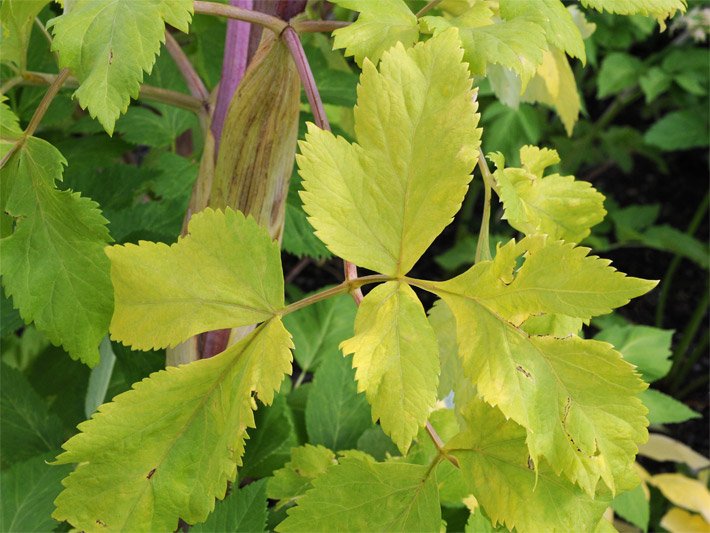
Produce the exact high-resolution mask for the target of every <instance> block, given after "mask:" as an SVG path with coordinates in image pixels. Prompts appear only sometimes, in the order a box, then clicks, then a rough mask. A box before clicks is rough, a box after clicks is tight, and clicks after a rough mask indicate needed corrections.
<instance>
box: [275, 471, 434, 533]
mask: <svg viewBox="0 0 710 533" xmlns="http://www.w3.org/2000/svg"><path fill="white" fill-rule="evenodd" d="M312 484H313V488H312V489H311V490H309V491H308V492H307V493H306V494H305V495H304V496H303V497H302V498H300V499H299V500H298V504H297V505H296V507H294V508H292V509H289V511H288V518H287V519H286V520H285V521H284V522H282V523H281V525H279V526H277V531H279V532H283V533H286V532H289V531H324V532H325V531H337V530H343V529H346V530H348V531H382V532H385V531H387V532H397V531H402V532H404V531H421V532H432V531H433V532H438V531H439V528H440V526H441V508H440V507H439V495H438V491H437V487H436V475H435V474H434V473H432V472H430V471H429V470H428V468H427V467H426V466H421V465H413V464H406V463H376V462H375V461H373V460H372V459H367V458H362V457H349V458H344V459H342V460H341V461H340V464H338V465H334V466H331V467H330V468H328V469H327V470H326V472H325V473H324V474H323V475H321V476H319V477H317V478H316V479H315V480H314V481H313V482H312Z"/></svg>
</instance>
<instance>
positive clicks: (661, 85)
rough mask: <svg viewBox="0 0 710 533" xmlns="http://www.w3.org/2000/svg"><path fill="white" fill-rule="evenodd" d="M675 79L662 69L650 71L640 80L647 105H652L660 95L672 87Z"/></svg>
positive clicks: (655, 68)
mask: <svg viewBox="0 0 710 533" xmlns="http://www.w3.org/2000/svg"><path fill="white" fill-rule="evenodd" d="M672 81H673V78H672V77H671V76H669V75H668V73H667V72H666V71H664V70H663V69H661V68H660V67H652V68H650V69H648V70H647V71H646V72H645V73H644V75H643V76H641V77H640V78H639V86H640V87H641V90H642V91H643V94H644V96H645V97H646V104H650V103H651V102H653V101H654V100H655V99H656V98H658V96H659V95H661V94H663V93H664V92H665V91H666V90H667V89H668V88H669V87H670V86H671V82H672Z"/></svg>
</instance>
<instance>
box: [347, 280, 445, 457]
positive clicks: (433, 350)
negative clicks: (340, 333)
mask: <svg viewBox="0 0 710 533" xmlns="http://www.w3.org/2000/svg"><path fill="white" fill-rule="evenodd" d="M341 346H342V349H343V353H344V354H346V355H347V354H354V355H353V366H354V367H355V368H356V369H357V370H356V373H355V376H356V378H357V381H358V390H360V391H364V392H365V394H366V395H367V400H368V401H369V402H370V405H372V416H373V418H374V419H379V420H380V425H381V426H382V429H383V430H384V432H385V433H387V434H388V435H389V436H390V437H391V438H392V441H393V442H394V443H395V444H396V445H397V447H398V448H399V449H400V451H401V452H402V453H406V451H407V449H408V448H409V444H410V443H411V441H412V438H413V437H414V436H415V435H416V434H417V432H418V431H419V428H420V427H422V426H424V424H425V422H426V420H427V417H428V415H429V411H431V409H432V408H433V407H434V403H435V402H436V392H437V385H438V375H439V357H438V346H437V343H436V334H435V333H434V331H433V329H432V328H431V326H430V325H429V322H428V321H427V318H426V313H425V312H424V308H423V307H422V304H421V302H420V301H419V299H418V298H417V295H416V294H415V293H414V291H413V290H412V288H411V287H409V285H407V284H406V283H398V282H395V281H390V282H387V283H385V284H382V285H379V286H378V287H375V288H374V289H373V290H372V291H371V292H370V293H369V294H368V295H367V296H365V299H364V300H363V301H362V303H361V304H360V308H359V309H358V313H357V318H356V321H355V336H354V337H353V338H352V339H348V340H346V341H345V342H343V343H342V345H341Z"/></svg>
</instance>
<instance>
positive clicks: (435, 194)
mask: <svg viewBox="0 0 710 533" xmlns="http://www.w3.org/2000/svg"><path fill="white" fill-rule="evenodd" d="M462 53H463V52H462V50H461V49H460V47H459V43H458V37H457V35H456V32H455V31H449V32H444V33H442V34H441V35H439V36H437V37H434V38H432V39H430V40H429V41H427V42H426V43H419V44H417V45H416V46H415V47H413V48H410V49H409V50H405V49H404V47H403V46H402V45H397V46H395V47H394V48H393V49H391V50H390V51H388V52H386V53H385V54H384V56H383V58H382V61H381V63H380V72H378V71H377V70H376V69H375V66H374V65H373V64H372V63H371V62H369V61H366V62H365V63H364V65H363V74H362V77H361V78H360V86H359V89H358V105H357V107H356V108H355V131H356V133H357V138H358V142H359V144H350V143H349V142H347V141H346V140H345V139H343V138H342V137H338V138H336V137H335V136H333V135H332V134H331V133H330V132H326V131H323V130H320V129H318V128H316V127H315V126H313V125H309V133H308V134H307V135H306V140H305V141H304V142H301V145H300V146H301V152H302V154H301V155H299V156H297V161H298V165H299V168H300V173H301V176H302V177H303V187H304V189H305V191H304V192H303V193H302V198H303V200H304V210H305V211H306V213H308V215H309V216H310V218H309V220H310V222H311V224H312V225H313V226H314V228H315V229H316V234H317V235H318V237H319V238H320V239H321V240H323V242H325V243H326V245H327V246H328V248H329V249H330V250H331V251H332V252H333V253H335V254H337V255H339V256H341V257H343V258H345V259H347V260H349V261H351V262H353V263H356V264H358V265H361V266H363V267H367V268H369V269H371V270H375V271H377V272H381V273H384V274H389V275H401V274H404V273H406V272H408V271H409V270H410V269H411V268H412V266H413V265H414V263H415V262H416V261H417V259H419V257H420V256H421V255H422V254H423V253H424V251H425V250H426V249H427V248H428V246H429V245H430V244H431V243H432V241H433V240H434V238H435V237H436V236H437V235H439V233H440V232H441V231H442V230H443V229H444V227H445V226H446V225H448V224H449V223H450V222H451V219H452V217H453V215H454V214H455V213H456V211H457V210H458V209H459V207H460V205H461V201H462V200H463V196H464V194H465V192H466V188H467V184H468V182H469V181H470V179H471V175H470V172H471V171H472V169H473V167H474V165H475V162H476V155H477V150H478V146H479V142H480V130H478V129H476V125H477V123H478V115H477V114H476V113H475V111H476V104H475V103H474V101H473V98H472V97H473V93H472V91H471V80H470V79H469V77H468V71H467V69H466V67H465V65H464V64H463V63H462V62H461V57H462Z"/></svg>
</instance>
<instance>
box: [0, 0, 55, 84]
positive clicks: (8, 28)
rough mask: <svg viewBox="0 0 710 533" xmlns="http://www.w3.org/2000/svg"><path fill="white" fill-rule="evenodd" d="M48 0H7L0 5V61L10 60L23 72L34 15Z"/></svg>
mask: <svg viewBox="0 0 710 533" xmlns="http://www.w3.org/2000/svg"><path fill="white" fill-rule="evenodd" d="M48 3H49V0H7V1H5V2H3V3H2V6H0V25H1V26H2V31H0V46H2V62H3V63H5V62H12V63H14V64H15V65H16V66H17V67H18V68H19V69H20V72H24V71H25V70H26V67H27V47H28V46H29V44H30V34H31V33H32V28H33V27H34V22H35V17H36V16H37V15H39V12H40V11H42V8H43V7H44V6H45V5H47V4H48Z"/></svg>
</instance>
